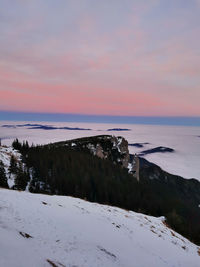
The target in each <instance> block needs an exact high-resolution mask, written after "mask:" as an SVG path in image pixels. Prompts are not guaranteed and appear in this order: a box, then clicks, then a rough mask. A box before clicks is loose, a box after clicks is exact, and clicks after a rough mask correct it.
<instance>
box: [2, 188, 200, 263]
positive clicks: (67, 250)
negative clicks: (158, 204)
mask: <svg viewBox="0 0 200 267" xmlns="http://www.w3.org/2000/svg"><path fill="white" fill-rule="evenodd" d="M162 220H163V219H162V218H155V217H151V216H145V215H143V214H140V213H135V212H132V211H126V210H123V209H119V208H116V207H110V206H106V205H100V204H96V203H89V202H87V201H84V200H81V199H77V198H72V197H66V196H47V195H41V194H31V193H27V192H18V191H12V190H6V189H0V266H1V267H5V266H6V267H27V266H29V267H44V266H45V267H48V266H49V267H51V266H58V267H63V266H65V267H97V266H98V267H103V266H105V267H114V266H115V267H118V266H119V267H136V266H137V267H140V266H143V267H145V266H146V267H151V266H152V267H162V266H168V267H172V266H173V267H176V266H177V267H178V266H179V267H180V266H181V267H182V266H183V267H184V266H185V267H188V266H190V267H199V262H200V256H199V255H198V249H199V248H198V247H197V246H196V245H194V244H192V243H191V242H189V241H188V240H187V239H185V238H183V237H182V236H180V235H179V234H177V233H176V232H174V231H172V230H171V229H169V228H167V227H166V226H165V225H164V224H163V222H162ZM53 264H54V265H53Z"/></svg>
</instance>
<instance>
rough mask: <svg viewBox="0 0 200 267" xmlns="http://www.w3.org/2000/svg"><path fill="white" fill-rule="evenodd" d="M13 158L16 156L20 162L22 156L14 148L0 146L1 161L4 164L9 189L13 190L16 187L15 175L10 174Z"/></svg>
mask: <svg viewBox="0 0 200 267" xmlns="http://www.w3.org/2000/svg"><path fill="white" fill-rule="evenodd" d="M11 156H14V157H15V159H16V160H17V161H20V159H21V154H20V153H19V152H18V151H17V150H15V149H14V148H13V147H11V146H9V147H7V146H0V161H2V162H3V164H4V167H5V172H6V176H7V179H8V186H9V188H11V187H12V186H13V185H14V178H15V177H14V175H13V174H11V175H9V172H8V168H9V166H10V158H11Z"/></svg>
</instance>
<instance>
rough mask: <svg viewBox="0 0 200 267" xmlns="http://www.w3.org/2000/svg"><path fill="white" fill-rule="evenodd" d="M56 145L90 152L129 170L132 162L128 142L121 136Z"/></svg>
mask: <svg viewBox="0 0 200 267" xmlns="http://www.w3.org/2000/svg"><path fill="white" fill-rule="evenodd" d="M55 145H58V146H60V145H67V146H69V147H72V148H73V149H74V150H85V151H89V152H90V153H92V154H93V155H95V156H97V157H99V158H101V159H108V160H111V161H112V162H113V163H114V164H119V165H122V166H123V167H124V168H128V164H129V160H130V156H129V150H128V142H127V141H126V140H125V139H124V138H123V137H121V136H118V137H116V136H110V135H98V136H93V137H86V138H78V139H74V140H70V141H65V142H59V143H55Z"/></svg>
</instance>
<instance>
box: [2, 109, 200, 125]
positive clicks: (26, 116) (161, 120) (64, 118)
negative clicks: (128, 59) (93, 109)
mask: <svg viewBox="0 0 200 267" xmlns="http://www.w3.org/2000/svg"><path fill="white" fill-rule="evenodd" d="M0 121H44V122H45V121H46V122H87V123H112V124H114V123H120V124H151V125H152V124H153V125H177V126H200V116H199V117H198V116H130V115H100V114H78V113H52V112H25V111H3V110H0Z"/></svg>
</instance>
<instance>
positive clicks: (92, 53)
mask: <svg viewBox="0 0 200 267" xmlns="http://www.w3.org/2000/svg"><path fill="white" fill-rule="evenodd" d="M0 110H1V111H27V112H55V113H77V114H102V115H106V114H108V115H126V116H200V0H146V1H143V0H130V1H128V0H99V1H97V0H96V1H95V0H69V1H68V0H48V1H44V0H26V1H25V0H18V1H17V0H1V6H0Z"/></svg>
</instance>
